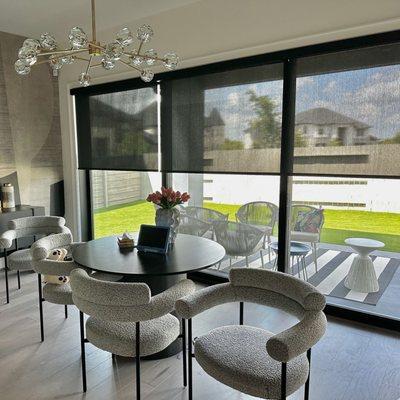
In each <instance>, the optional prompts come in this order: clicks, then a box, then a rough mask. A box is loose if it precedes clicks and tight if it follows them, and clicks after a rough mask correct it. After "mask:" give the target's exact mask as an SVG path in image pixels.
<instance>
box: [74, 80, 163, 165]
mask: <svg viewBox="0 0 400 400" xmlns="http://www.w3.org/2000/svg"><path fill="white" fill-rule="evenodd" d="M75 101H76V110H77V135H78V160H79V168H81V169H99V170H135V171H156V170H157V169H158V112H157V108H158V107H157V88H156V87H155V86H154V87H145V88H139V89H134V90H127V91H120V92H114V93H106V94H100V95H91V96H87V95H77V96H76V100H75Z"/></svg>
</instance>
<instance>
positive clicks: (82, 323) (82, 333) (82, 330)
mask: <svg viewBox="0 0 400 400" xmlns="http://www.w3.org/2000/svg"><path fill="white" fill-rule="evenodd" d="M79 327H80V336H81V363H82V387H83V391H84V392H86V390H87V386H86V354H85V321H84V318H83V312H82V311H79Z"/></svg>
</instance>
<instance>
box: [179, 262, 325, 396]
mask: <svg viewBox="0 0 400 400" xmlns="http://www.w3.org/2000/svg"><path fill="white" fill-rule="evenodd" d="M229 280H230V282H229V283H224V284H219V285H215V286H210V287H208V288H205V289H203V290H200V291H198V292H196V293H194V294H192V295H189V296H186V297H184V298H182V299H180V300H178V301H177V302H176V305H175V308H176V312H177V314H178V315H179V316H181V317H182V318H185V319H188V357H189V400H192V399H193V382H192V381H193V378H192V375H193V374H192V371H193V369H192V357H195V358H196V360H197V362H198V363H199V364H200V366H201V367H202V368H203V370H204V371H205V372H207V373H208V374H209V375H211V376H212V377H213V378H215V379H217V380H218V381H220V382H222V383H224V384H226V385H228V386H230V387H232V388H234V389H236V390H239V391H241V392H243V393H246V394H249V395H251V396H255V397H260V398H264V399H286V396H288V395H290V394H292V393H294V392H295V391H297V390H298V389H299V388H300V387H301V386H302V385H304V384H305V399H308V395H309V372H310V362H311V347H312V346H313V345H314V344H315V343H317V342H318V341H319V339H320V338H321V337H322V336H323V335H324V333H325V329H326V317H325V314H324V313H323V311H322V310H323V309H324V307H325V297H324V296H323V295H322V294H321V293H320V292H319V291H318V290H317V289H316V288H315V287H314V286H312V285H311V284H309V283H307V282H304V281H302V280H300V279H297V278H295V277H293V276H290V275H287V274H283V273H281V272H275V271H270V270H260V269H253V268H232V269H231V271H230V274H229ZM230 302H240V318H239V320H240V324H239V325H231V326H223V327H220V328H217V329H213V330H211V331H210V332H208V333H207V334H205V335H202V336H199V337H198V338H196V339H195V342H194V354H192V318H193V317H194V316H196V315H197V314H199V313H201V312H203V311H205V310H207V309H209V308H212V307H215V306H217V305H219V304H224V303H230ZM243 302H251V303H257V304H262V305H266V306H269V307H274V308H278V309H281V310H283V311H285V312H287V313H289V314H291V315H293V316H295V317H296V318H297V319H298V320H299V322H298V323H297V324H296V325H294V326H292V327H290V328H289V329H287V330H285V331H283V332H280V333H277V334H274V333H272V332H269V331H267V330H265V329H260V328H255V327H251V326H246V325H243Z"/></svg>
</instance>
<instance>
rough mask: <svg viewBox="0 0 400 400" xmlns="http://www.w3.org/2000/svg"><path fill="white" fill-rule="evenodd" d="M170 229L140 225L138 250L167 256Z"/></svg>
mask: <svg viewBox="0 0 400 400" xmlns="http://www.w3.org/2000/svg"><path fill="white" fill-rule="evenodd" d="M169 238H170V228H169V227H166V226H153V225H140V231H139V238H138V244H137V246H136V247H137V250H138V251H140V252H145V253H146V252H150V253H159V254H165V253H166V252H167V251H168V247H169Z"/></svg>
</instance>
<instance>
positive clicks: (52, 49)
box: [15, 0, 179, 86]
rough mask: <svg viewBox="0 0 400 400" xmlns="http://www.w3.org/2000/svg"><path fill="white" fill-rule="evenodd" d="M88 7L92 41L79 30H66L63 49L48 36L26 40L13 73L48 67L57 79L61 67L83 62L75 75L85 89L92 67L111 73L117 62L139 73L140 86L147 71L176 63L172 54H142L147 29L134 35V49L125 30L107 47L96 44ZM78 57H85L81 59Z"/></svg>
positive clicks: (150, 75) (148, 74)
mask: <svg viewBox="0 0 400 400" xmlns="http://www.w3.org/2000/svg"><path fill="white" fill-rule="evenodd" d="M91 5H92V38H91V40H89V38H88V36H87V35H86V33H85V32H84V31H83V29H82V28H79V27H77V26H76V27H74V28H72V29H71V30H70V32H69V35H68V39H69V45H68V46H67V48H66V49H62V48H59V47H58V44H57V42H56V39H55V38H54V37H53V36H52V35H51V34H50V33H48V32H46V33H43V34H42V35H41V36H40V38H39V39H26V40H25V41H24V43H23V45H22V47H21V49H20V50H19V52H18V57H19V58H18V60H17V61H16V62H15V70H16V72H17V73H18V74H19V75H27V74H29V72H30V70H31V67H32V66H33V65H35V64H37V65H38V64H43V63H49V65H50V67H51V68H52V70H53V76H58V72H59V70H60V69H61V68H62V67H63V66H64V65H69V64H72V63H74V62H75V61H76V60H79V61H85V62H86V68H85V70H84V71H83V72H82V73H81V74H80V75H79V83H80V84H81V85H82V86H89V85H90V80H91V76H90V74H89V70H90V69H91V68H94V67H96V68H97V67H103V68H104V69H105V70H107V71H109V70H112V69H114V67H115V65H116V64H117V63H118V62H119V63H121V64H124V65H126V66H128V67H130V68H133V69H134V70H136V71H138V72H139V73H140V78H141V79H142V80H143V81H144V82H150V81H151V80H152V79H153V77H154V72H153V71H152V70H151V69H150V68H149V67H151V66H154V65H156V64H157V63H161V64H162V65H164V67H165V68H166V69H168V70H173V69H175V68H176V67H177V65H178V63H179V57H178V56H177V55H176V54H175V53H173V52H169V53H166V54H165V55H164V56H163V57H159V56H158V55H157V52H156V51H155V50H154V49H148V50H146V51H143V45H144V44H145V43H148V42H149V41H150V39H151V38H152V37H153V34H154V32H153V29H152V28H151V27H150V26H149V25H142V26H141V27H140V28H139V29H138V30H137V32H136V37H137V39H138V40H139V43H138V46H137V48H136V49H129V46H131V44H132V43H133V39H134V35H133V34H132V32H131V31H130V30H129V29H128V28H122V29H121V30H120V31H119V32H118V33H117V35H116V38H115V41H114V42H111V43H107V44H106V43H100V42H99V41H97V38H96V13H95V0H91ZM82 54H84V55H86V56H87V57H83V56H82Z"/></svg>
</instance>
